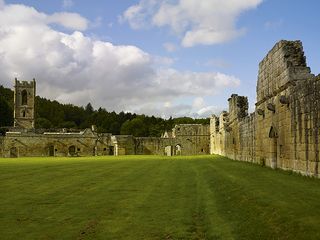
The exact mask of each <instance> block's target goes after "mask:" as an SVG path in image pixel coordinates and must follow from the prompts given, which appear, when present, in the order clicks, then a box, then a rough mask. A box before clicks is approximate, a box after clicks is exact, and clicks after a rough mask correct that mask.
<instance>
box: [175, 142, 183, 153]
mask: <svg viewBox="0 0 320 240" xmlns="http://www.w3.org/2000/svg"><path fill="white" fill-rule="evenodd" d="M175 154H176V155H181V154H182V147H181V145H180V144H177V145H176V146H175Z"/></svg>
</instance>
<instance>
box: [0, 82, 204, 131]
mask: <svg viewBox="0 0 320 240" xmlns="http://www.w3.org/2000/svg"><path fill="white" fill-rule="evenodd" d="M35 108H36V116H35V118H36V119H35V125H36V126H35V127H36V128H46V129H53V128H69V129H83V128H88V127H91V125H96V126H97V130H98V132H107V133H112V134H114V135H116V134H130V135H134V136H136V137H142V136H145V137H147V136H157V137H159V136H160V135H161V134H162V133H163V132H164V131H165V130H171V129H172V128H173V127H174V125H175V124H182V123H201V124H209V119H192V118H189V117H181V118H169V119H163V118H159V117H154V116H151V117H150V116H146V115H137V114H134V113H128V112H126V113H125V112H120V113H116V112H114V111H113V112H108V111H107V110H106V109H104V108H101V107H100V108H99V109H94V108H93V107H92V105H91V104H90V103H88V104H87V105H86V106H85V107H79V106H75V105H72V104H61V103H59V102H57V101H51V100H48V99H45V98H42V97H39V96H37V97H36V104H35ZM12 125H13V91H12V90H11V89H8V88H4V87H3V86H0V127H7V126H12Z"/></svg>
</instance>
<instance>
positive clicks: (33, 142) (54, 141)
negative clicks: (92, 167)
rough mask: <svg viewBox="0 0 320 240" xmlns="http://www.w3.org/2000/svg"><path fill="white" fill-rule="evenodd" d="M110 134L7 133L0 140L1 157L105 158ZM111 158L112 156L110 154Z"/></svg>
mask: <svg viewBox="0 0 320 240" xmlns="http://www.w3.org/2000/svg"><path fill="white" fill-rule="evenodd" d="M110 146H111V141H110V134H109V135H108V134H103V135H99V136H98V135H97V134H94V133H92V132H91V131H90V130H87V131H85V132H83V133H63V134H61V133H44V134H36V133H32V132H8V133H7V134H6V136H5V137H3V144H2V153H1V155H0V156H2V157H40V156H95V155H109V154H111V152H110V150H111V149H110ZM112 154H113V153H112Z"/></svg>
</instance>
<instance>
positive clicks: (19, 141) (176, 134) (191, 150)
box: [0, 79, 210, 157]
mask: <svg viewBox="0 0 320 240" xmlns="http://www.w3.org/2000/svg"><path fill="white" fill-rule="evenodd" d="M35 96H36V82H35V80H34V79H33V81H31V82H27V81H18V80H17V79H15V86H14V127H13V128H12V129H10V131H7V132H6V133H5V136H0V157H34V156H36V157H38V156H103V155H135V154H149V155H150V154H153V155H166V156H174V155H199V154H209V137H210V133H209V125H201V124H180V125H176V126H175V128H174V129H173V130H172V132H170V133H171V134H170V135H169V133H168V132H167V133H166V134H164V135H163V136H162V137H134V136H130V135H116V136H115V135H112V134H111V133H97V131H96V129H95V127H92V128H91V129H84V130H81V131H74V130H73V131H72V130H70V129H69V130H68V129H58V130H56V131H51V129H46V130H44V131H43V130H40V129H34V121H35V118H34V114H35Z"/></svg>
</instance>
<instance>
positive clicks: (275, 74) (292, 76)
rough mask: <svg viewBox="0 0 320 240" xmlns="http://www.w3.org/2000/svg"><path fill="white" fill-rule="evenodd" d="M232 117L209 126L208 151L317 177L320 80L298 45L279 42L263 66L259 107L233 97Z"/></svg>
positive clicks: (227, 115) (228, 114)
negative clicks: (312, 72)
mask: <svg viewBox="0 0 320 240" xmlns="http://www.w3.org/2000/svg"><path fill="white" fill-rule="evenodd" d="M228 101H229V112H222V113H221V114H220V116H219V117H217V116H212V118H211V121H210V152H211V154H214V153H215V154H220V155H224V156H227V157H229V158H231V159H235V160H241V161H249V162H255V163H260V164H263V165H267V166H270V167H272V168H282V169H287V170H293V171H297V172H301V173H303V174H306V175H314V176H318V175H319V135H320V131H319V125H320V121H319V120H320V76H319V75H318V76H315V75H313V74H311V73H310V68H309V67H307V65H306V58H305V56H304V52H303V48H302V43H301V42H300V41H280V42H278V43H277V44H276V45H275V46H274V47H273V48H272V50H271V51H270V52H269V53H268V54H267V56H266V57H265V58H264V59H263V60H262V61H261V62H260V64H259V75H258V83H257V103H256V109H255V112H254V113H252V114H250V115H248V100H247V98H246V97H243V96H238V95H235V94H233V95H232V96H231V98H229V100H228Z"/></svg>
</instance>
